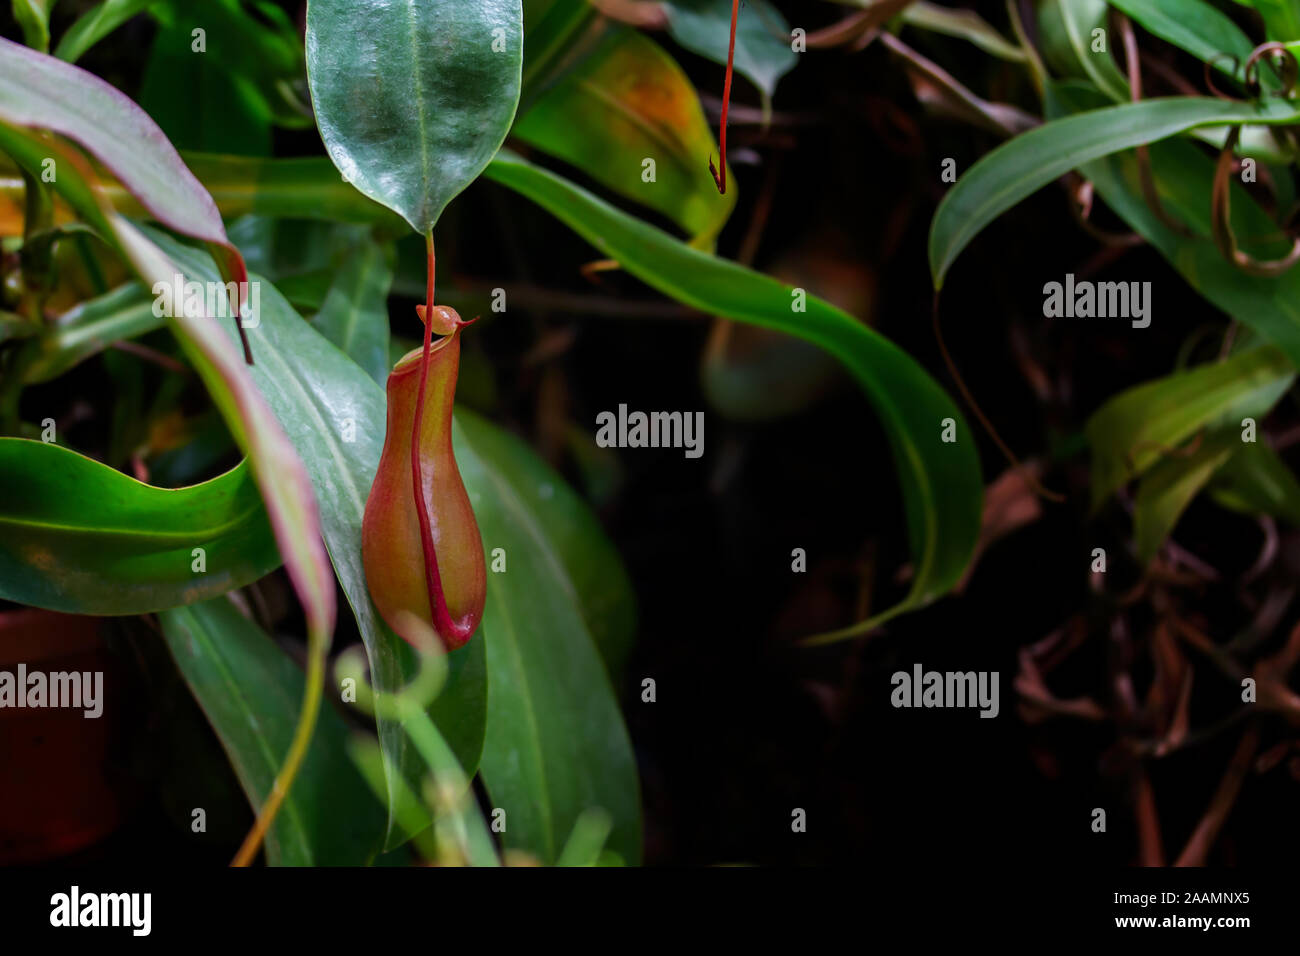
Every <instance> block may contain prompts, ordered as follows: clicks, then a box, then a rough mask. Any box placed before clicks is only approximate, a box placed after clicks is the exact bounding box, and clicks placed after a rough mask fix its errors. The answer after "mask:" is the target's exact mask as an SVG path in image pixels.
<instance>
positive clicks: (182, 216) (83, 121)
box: [0, 39, 247, 282]
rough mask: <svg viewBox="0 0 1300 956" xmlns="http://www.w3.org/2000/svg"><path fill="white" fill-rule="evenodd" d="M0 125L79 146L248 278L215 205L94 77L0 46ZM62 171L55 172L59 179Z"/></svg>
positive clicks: (147, 123)
mask: <svg viewBox="0 0 1300 956" xmlns="http://www.w3.org/2000/svg"><path fill="white" fill-rule="evenodd" d="M0 120H3V121H4V122H6V123H8V124H11V125H13V126H20V127H26V128H28V129H42V130H51V131H53V132H55V133H58V134H60V135H61V136H66V137H68V138H69V139H71V140H74V141H75V142H77V143H79V144H80V145H81V146H82V147H83V148H84V149H86V151H87V152H89V153H91V154H92V155H93V156H94V157H95V158H96V159H98V160H99V161H100V162H101V163H103V164H104V165H105V166H107V167H108V168H109V169H111V170H112V171H113V174H114V175H115V176H116V177H117V178H118V180H119V181H120V182H121V183H122V184H123V185H124V186H125V187H126V188H127V189H128V190H130V192H131V193H132V194H133V195H134V196H135V197H136V199H138V200H139V202H140V203H141V205H143V206H144V208H145V209H146V210H148V213H149V215H150V216H151V217H152V218H154V219H156V220H157V221H158V222H161V223H162V224H163V225H165V226H167V227H168V228H169V229H174V230H176V231H177V232H180V233H183V234H184V235H187V236H193V237H194V238H196V239H202V240H203V241H204V242H208V243H212V244H213V245H215V246H217V247H219V248H220V249H221V250H222V258H221V267H222V273H223V275H225V276H227V277H228V278H229V279H231V280H232V281H235V282H242V281H244V280H245V279H246V278H247V277H246V274H245V273H246V270H245V268H244V260H243V259H242V258H241V257H240V255H239V251H238V250H237V249H235V247H234V246H232V245H231V244H230V241H229V240H228V239H227V238H226V229H225V226H224V225H223V224H222V222H221V214H220V213H219V212H217V206H216V203H214V202H213V201H212V197H211V196H210V195H208V193H207V191H206V190H205V189H204V188H203V186H202V185H200V184H199V181H198V180H197V179H195V178H194V174H193V173H191V172H190V171H189V170H188V169H186V168H185V164H184V163H183V162H181V158H180V156H179V155H178V154H177V152H176V149H175V148H174V147H173V146H172V144H171V143H169V142H168V141H167V137H166V136H164V135H163V132H162V130H160V129H159V128H158V124H156V123H155V122H154V121H153V120H151V119H150V118H149V115H148V114H147V113H145V112H144V111H143V110H142V109H140V107H138V106H136V105H135V104H134V103H132V102H131V100H130V99H129V98H127V97H126V96H124V95H123V94H122V93H120V92H118V91H117V90H116V89H114V88H113V87H112V86H110V85H109V84H107V83H105V82H104V81H103V80H101V79H99V77H97V76H95V75H94V74H93V73H88V72H86V71H85V70H83V69H80V68H79V67H75V66H71V65H69V64H67V63H63V62H60V61H59V60H57V59H55V58H54V57H50V56H42V55H41V54H39V53H33V52H32V51H30V50H27V49H25V48H23V47H21V46H19V45H18V44H16V43H11V42H9V41H8V40H4V39H0ZM62 172H63V171H62V170H60V169H57V167H56V174H57V175H61V174H62ZM56 182H57V180H56Z"/></svg>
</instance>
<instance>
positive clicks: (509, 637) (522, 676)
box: [456, 411, 641, 863]
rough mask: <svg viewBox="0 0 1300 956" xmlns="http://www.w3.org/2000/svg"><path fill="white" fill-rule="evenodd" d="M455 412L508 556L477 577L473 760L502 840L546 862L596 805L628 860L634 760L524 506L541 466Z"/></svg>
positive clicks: (543, 539) (635, 820)
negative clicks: (479, 752) (482, 683)
mask: <svg viewBox="0 0 1300 956" xmlns="http://www.w3.org/2000/svg"><path fill="white" fill-rule="evenodd" d="M457 421H458V423H459V425H460V428H459V438H460V441H459V442H458V443H457V448H456V458H457V460H458V461H459V462H460V467H461V473H462V475H463V476H464V478H465V484H466V486H467V487H469V488H470V489H472V491H471V495H478V496H479V497H478V500H476V501H474V510H475V514H476V515H477V516H478V521H479V527H480V528H481V529H482V532H483V540H484V543H485V544H486V545H487V546H488V547H489V548H491V547H492V546H493V543H494V542H505V549H506V554H507V556H508V560H509V562H510V563H509V564H508V565H507V572H506V573H505V574H502V575H499V576H494V579H493V580H492V581H490V582H489V587H488V600H487V609H486V611H485V612H484V615H483V625H482V633H483V636H484V637H485V638H486V639H487V640H486V643H487V653H488V675H489V678H490V681H489V685H488V721H487V736H486V738H485V740H484V745H483V763H482V771H483V779H484V781H485V782H486V784H487V787H488V792H489V793H490V794H491V796H492V801H493V804H494V806H499V807H501V808H502V809H504V810H505V811H506V820H507V826H506V831H505V833H504V834H502V839H503V841H504V843H505V845H506V847H508V848H517V849H524V850H528V851H529V852H531V853H533V854H535V855H536V856H537V857H539V858H540V859H541V860H542V862H544V863H554V862H556V861H557V860H558V858H559V855H560V852H561V850H562V849H563V846H564V841H565V839H566V838H567V837H568V835H569V832H570V831H571V830H572V829H573V826H574V824H575V823H576V822H577V821H578V819H579V817H580V816H581V815H582V813H583V812H584V811H587V810H589V809H592V808H599V809H601V810H604V811H605V812H606V813H608V814H609V815H610V817H611V818H612V819H613V821H614V829H613V832H612V834H611V836H610V840H609V845H610V846H611V847H612V848H613V849H615V850H616V851H617V852H618V853H619V854H620V855H621V856H623V857H624V859H626V860H627V861H628V862H630V863H636V862H638V861H639V860H640V858H641V832H640V830H641V827H640V819H641V811H640V798H639V791H638V786H637V774H636V761H635V758H634V757H633V754H632V745H631V743H630V741H629V740H628V737H627V731H626V730H625V729H624V727H623V722H622V719H621V717H620V715H619V712H618V706H617V704H616V702H615V700H614V695H613V693H612V692H611V691H610V687H609V681H608V679H607V677H606V675H605V671H604V669H603V668H602V666H601V661H600V658H599V657H598V656H597V654H596V649H595V645H594V643H593V640H592V636H591V632H590V630H589V628H588V625H587V621H586V620H585V619H584V617H583V614H582V608H581V605H580V603H579V600H578V596H577V592H576V589H575V585H574V583H573V580H572V578H571V577H569V576H568V574H566V571H567V568H565V566H564V559H563V557H562V552H561V551H559V550H558V547H557V544H558V543H557V542H555V541H553V540H552V539H551V538H549V537H548V536H547V527H546V526H545V525H544V524H543V523H542V521H541V520H540V514H541V513H543V512H542V511H538V510H534V509H535V507H536V505H537V504H539V503H540V502H538V498H539V497H540V496H541V495H542V494H544V492H541V489H540V486H539V485H538V476H539V474H544V473H545V472H546V471H547V469H546V468H545V466H544V465H542V464H541V463H540V462H537V461H536V460H535V459H534V460H533V461H532V462H529V461H528V460H527V459H529V458H532V457H533V456H531V454H529V453H527V451H526V450H525V449H523V448H521V447H518V446H516V447H515V448H510V447H509V446H508V444H503V443H502V441H501V440H500V437H499V436H492V435H491V431H490V426H488V425H487V424H486V423H485V422H483V421H482V420H480V419H478V418H476V417H475V416H472V415H469V414H466V413H465V412H463V411H462V412H460V413H459V414H458V416H457ZM465 451H468V452H469V454H465V453H464V452H465ZM502 452H504V454H502ZM521 462H522V463H523V464H524V466H525V467H523V468H520V467H517V466H518V465H519V464H520V463H521ZM512 466H515V467H512ZM529 466H531V467H529ZM543 480H544V481H545V484H547V485H550V486H551V487H552V488H555V487H558V486H559V482H560V479H559V478H558V476H554V475H549V476H547V477H546V478H545V479H543ZM568 504H569V507H570V508H571V509H572V508H573V507H574V505H575V504H576V502H575V501H574V500H573V499H570V502H569V503H568ZM543 510H544V509H543ZM551 523H552V526H555V525H556V524H558V521H556V519H554V518H552V519H551ZM579 533H581V532H579ZM573 537H574V532H570V541H571V542H572V543H576V544H578V545H579V546H581V543H582V542H581V541H577V542H573Z"/></svg>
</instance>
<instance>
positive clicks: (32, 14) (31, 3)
mask: <svg viewBox="0 0 1300 956" xmlns="http://www.w3.org/2000/svg"><path fill="white" fill-rule="evenodd" d="M56 2H58V0H13V3H12V7H13V11H14V19H15V20H17V21H18V25H19V26H20V27H22V30H23V42H24V43H26V44H27V45H28V46H29V47H31V48H32V49H33V50H38V51H40V52H41V53H48V52H49V49H50V9H51V8H52V7H53V6H54V4H55V3H56Z"/></svg>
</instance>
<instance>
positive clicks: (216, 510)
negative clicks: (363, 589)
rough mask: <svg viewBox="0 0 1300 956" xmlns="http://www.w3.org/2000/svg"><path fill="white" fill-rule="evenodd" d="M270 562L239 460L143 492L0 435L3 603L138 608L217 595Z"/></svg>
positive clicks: (265, 530)
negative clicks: (217, 471)
mask: <svg viewBox="0 0 1300 956" xmlns="http://www.w3.org/2000/svg"><path fill="white" fill-rule="evenodd" d="M196 548H198V549H202V551H201V552H200V553H199V554H196V553H195V549H196ZM200 557H201V558H202V562H203V563H202V564H201V565H200V563H199V558H200ZM279 565H280V555H279V552H278V551H277V550H276V547H275V538H274V536H273V535H272V534H271V526H270V524H268V522H267V519H266V510H265V508H263V507H262V500H261V497H260V496H259V494H258V490H257V484H256V483H255V482H254V481H253V477H252V475H251V474H250V472H249V470H248V466H247V465H246V464H243V463H241V464H240V465H239V466H238V467H236V468H234V469H233V470H231V471H228V472H226V473H225V474H224V475H221V476H219V477H217V478H213V479H212V480H211V481H205V482H203V483H202V484H199V485H193V486H191V487H189V488H177V489H174V490H173V489H165V488H154V487H152V486H150V485H145V484H141V483H140V482H138V481H136V480H135V479H134V478H130V477H127V476H126V475H124V474H122V473H121V472H119V471H114V470H113V469H112V468H109V467H108V466H107V465H102V464H100V463H99V462H97V461H93V460H92V459H90V458H86V457H84V456H82V455H79V454H77V453H76V452H73V451H70V450H68V449H66V448H63V447H61V446H59V445H55V444H47V443H45V442H38V441H28V440H26V439H21V438H0V597H3V598H4V599H5V600H7V601H16V602H17V603H19V604H28V605H31V606H33V607H43V608H49V609H51V610H57V611H67V612H69V613H74V614H101V615H110V614H144V613H147V612H150V611H157V610H160V609H162V608H168V607H175V606H177V605H180V604H189V603H192V602H195V601H202V600H206V599H208V598H211V597H214V596H216V595H219V594H224V593H225V592H226V591H229V590H231V589H232V588H237V587H242V586H243V585H245V584H249V583H251V582H253V581H256V580H257V579H258V578H260V577H263V576H264V575H266V574H269V573H270V572H271V571H273V570H275V568H277V567H278V566H279ZM196 568H201V569H200V570H196Z"/></svg>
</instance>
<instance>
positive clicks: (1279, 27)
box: [1236, 0, 1300, 43]
mask: <svg viewBox="0 0 1300 956" xmlns="http://www.w3.org/2000/svg"><path fill="white" fill-rule="evenodd" d="M1236 2H1237V3H1239V4H1241V5H1242V6H1243V7H1253V8H1254V9H1256V10H1258V11H1259V14H1260V16H1262V17H1263V18H1264V26H1265V28H1266V29H1267V31H1268V38H1269V39H1270V40H1279V41H1281V42H1284V43H1286V42H1292V41H1296V40H1300V3H1297V2H1296V0H1236Z"/></svg>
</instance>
